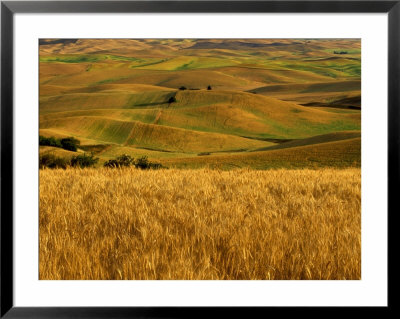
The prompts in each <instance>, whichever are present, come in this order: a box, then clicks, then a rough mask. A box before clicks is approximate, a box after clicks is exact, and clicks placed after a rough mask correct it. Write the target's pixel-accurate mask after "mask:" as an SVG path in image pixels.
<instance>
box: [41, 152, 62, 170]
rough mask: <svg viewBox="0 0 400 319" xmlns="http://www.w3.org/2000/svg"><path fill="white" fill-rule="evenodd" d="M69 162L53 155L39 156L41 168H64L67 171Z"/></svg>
mask: <svg viewBox="0 0 400 319" xmlns="http://www.w3.org/2000/svg"><path fill="white" fill-rule="evenodd" d="M68 164H69V161H68V160H67V159H65V158H62V157H57V156H55V155H53V154H43V155H40V156H39V168H45V167H48V168H63V169H66V168H67V166H68Z"/></svg>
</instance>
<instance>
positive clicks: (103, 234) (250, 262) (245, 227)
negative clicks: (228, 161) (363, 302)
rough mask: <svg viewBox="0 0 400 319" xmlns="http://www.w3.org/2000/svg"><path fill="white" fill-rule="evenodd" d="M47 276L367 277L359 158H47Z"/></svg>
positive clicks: (43, 251) (43, 258) (43, 234)
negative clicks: (240, 162)
mask: <svg viewBox="0 0 400 319" xmlns="http://www.w3.org/2000/svg"><path fill="white" fill-rule="evenodd" d="M39 174H40V216H39V221H40V222H39V227H40V231H39V234H40V254H39V256H40V263H39V270H40V274H39V275H40V279H44V280H51V279H56V280H57V279H257V280H264V279H267V280H268V279H293V280H296V279H351V280H354V279H361V170H360V169H359V168H347V169H331V168H323V169H316V170H311V169H302V170H288V169H276V170H266V171H260V170H251V169H243V168H242V169H237V170H231V171H220V170H211V169H199V170H176V169H160V170H138V169H134V168H126V169H107V168H98V169H66V170H62V169H54V170H49V169H43V170H40V172H39Z"/></svg>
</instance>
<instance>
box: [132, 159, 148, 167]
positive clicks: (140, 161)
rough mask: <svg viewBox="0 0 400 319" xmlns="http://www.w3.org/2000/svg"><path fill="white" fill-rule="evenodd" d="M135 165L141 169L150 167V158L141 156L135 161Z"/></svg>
mask: <svg viewBox="0 0 400 319" xmlns="http://www.w3.org/2000/svg"><path fill="white" fill-rule="evenodd" d="M135 167H136V168H140V169H147V168H149V160H148V159H147V156H142V157H139V158H138V159H137V160H136V162H135Z"/></svg>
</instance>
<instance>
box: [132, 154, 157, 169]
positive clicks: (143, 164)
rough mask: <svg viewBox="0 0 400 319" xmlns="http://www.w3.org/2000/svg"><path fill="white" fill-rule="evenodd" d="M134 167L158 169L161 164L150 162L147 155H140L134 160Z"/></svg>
mask: <svg viewBox="0 0 400 319" xmlns="http://www.w3.org/2000/svg"><path fill="white" fill-rule="evenodd" d="M135 167H136V168H140V169H159V168H162V167H163V166H162V165H161V164H160V163H151V162H149V160H148V158H147V156H142V157H139V158H138V159H137V160H136V162H135Z"/></svg>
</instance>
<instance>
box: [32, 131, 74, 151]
mask: <svg viewBox="0 0 400 319" xmlns="http://www.w3.org/2000/svg"><path fill="white" fill-rule="evenodd" d="M80 144H81V142H80V141H79V140H77V139H76V138H73V137H66V138H62V139H58V138H55V137H53V136H51V137H44V136H41V135H40V136H39V145H43V146H54V147H59V148H63V149H65V150H68V151H73V152H76V151H77V149H78V145H80Z"/></svg>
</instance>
